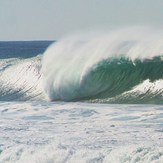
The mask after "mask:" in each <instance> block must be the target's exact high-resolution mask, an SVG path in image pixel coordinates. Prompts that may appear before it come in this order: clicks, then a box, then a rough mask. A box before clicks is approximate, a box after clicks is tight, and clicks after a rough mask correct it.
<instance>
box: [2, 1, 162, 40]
mask: <svg viewBox="0 0 163 163" xmlns="http://www.w3.org/2000/svg"><path fill="white" fill-rule="evenodd" d="M135 25H136V26H137V25H139V26H140V25H143V26H144V25H145V26H161V27H162V26H163V0H0V40H1V41H3V40H4V41H6V40H56V39H59V38H61V37H63V36H64V35H67V34H70V33H73V32H76V31H82V30H96V29H99V28H100V29H103V28H105V29H107V28H108V29H109V28H117V27H118V28H121V27H124V26H135Z"/></svg>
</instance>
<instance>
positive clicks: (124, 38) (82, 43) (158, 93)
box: [42, 28, 163, 103]
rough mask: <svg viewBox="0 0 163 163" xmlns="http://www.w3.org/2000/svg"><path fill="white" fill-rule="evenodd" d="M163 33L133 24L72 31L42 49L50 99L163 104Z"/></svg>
mask: <svg viewBox="0 0 163 163" xmlns="http://www.w3.org/2000/svg"><path fill="white" fill-rule="evenodd" d="M162 54H163V32H162V31H161V30H154V29H149V28H129V29H122V30H116V31H111V32H109V33H107V34H106V33H104V34H99V35H86V34H82V35H74V36H72V37H67V38H65V39H62V40H60V41H58V42H57V43H55V44H53V45H52V46H50V47H49V48H48V49H47V50H46V52H45V53H44V57H43V63H42V71H43V75H44V87H45V92H46V93H47V95H48V97H49V99H50V100H52V101H53V100H63V101H81V100H86V101H91V102H107V103H163V102H162V101H163V55H162Z"/></svg>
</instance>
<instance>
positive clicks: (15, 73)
mask: <svg viewBox="0 0 163 163" xmlns="http://www.w3.org/2000/svg"><path fill="white" fill-rule="evenodd" d="M0 67H1V69H0V85H1V87H0V100H1V101H13V100H14V101H21V100H23V101H24V100H36V99H43V96H44V95H43V89H42V74H41V71H40V68H41V56H37V57H32V58H29V59H18V58H10V59H1V60H0Z"/></svg>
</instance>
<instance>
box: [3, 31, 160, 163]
mask: <svg viewBox="0 0 163 163" xmlns="http://www.w3.org/2000/svg"><path fill="white" fill-rule="evenodd" d="M138 31H139V30H137V29H136V30H135V29H132V30H131V29H130V30H129V29H125V30H119V31H111V32H108V33H107V34H106V33H105V34H101V33H100V34H98V35H83V34H78V35H74V36H71V37H70V36H69V37H67V38H64V39H61V40H58V41H16V42H12V41H10V42H7V41H6V42H3V41H1V42H0V163H78V162H80V163H162V162H163V34H162V32H160V31H154V32H153V30H152V32H151V30H145V31H144V30H140V31H139V32H138Z"/></svg>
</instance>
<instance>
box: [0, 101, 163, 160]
mask: <svg viewBox="0 0 163 163" xmlns="http://www.w3.org/2000/svg"><path fill="white" fill-rule="evenodd" d="M0 133H1V134H0V162H1V163H5V162H12V163H13V162H18V163H20V162H21V163H22V162H23V163H29V162H30V163H47V162H48V163H52V162H54V163H60V162H70V163H73V162H90V163H94V162H96V163H97V162H99V163H101V162H107V163H108V162H109V163H132V162H133V163H134V162H140V163H150V162H152V163H153V162H154V163H161V162H163V106H161V105H115V104H114V105H111V104H90V103H64V102H63V103H62V102H58V103H50V102H1V103H0Z"/></svg>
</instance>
